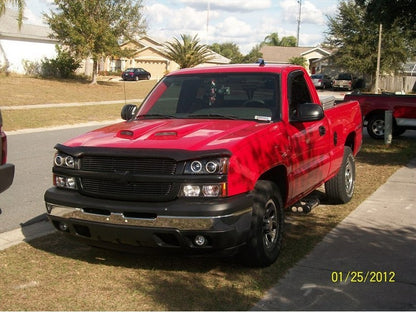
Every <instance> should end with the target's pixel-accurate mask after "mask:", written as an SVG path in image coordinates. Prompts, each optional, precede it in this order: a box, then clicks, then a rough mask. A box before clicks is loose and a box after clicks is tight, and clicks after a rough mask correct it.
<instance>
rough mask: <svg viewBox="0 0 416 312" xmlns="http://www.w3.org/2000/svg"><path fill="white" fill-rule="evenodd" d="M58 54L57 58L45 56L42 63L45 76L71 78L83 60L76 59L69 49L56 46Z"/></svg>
mask: <svg viewBox="0 0 416 312" xmlns="http://www.w3.org/2000/svg"><path fill="white" fill-rule="evenodd" d="M56 50H57V52H58V55H57V56H56V58H55V59H48V58H44V59H43V60H42V65H41V74H42V76H43V77H56V78H70V77H71V76H73V75H74V72H75V71H76V70H77V69H78V68H79V67H80V65H81V61H79V60H76V59H75V58H74V57H72V56H71V53H70V52H68V51H63V50H62V49H61V48H59V47H56Z"/></svg>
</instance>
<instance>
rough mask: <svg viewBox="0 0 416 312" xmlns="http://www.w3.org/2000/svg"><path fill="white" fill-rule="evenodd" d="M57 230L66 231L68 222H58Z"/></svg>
mask: <svg viewBox="0 0 416 312" xmlns="http://www.w3.org/2000/svg"><path fill="white" fill-rule="evenodd" d="M59 230H60V231H62V232H66V231H68V224H66V223H63V222H59Z"/></svg>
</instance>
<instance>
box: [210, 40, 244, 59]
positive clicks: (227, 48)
mask: <svg viewBox="0 0 416 312" xmlns="http://www.w3.org/2000/svg"><path fill="white" fill-rule="evenodd" d="M209 48H210V49H211V50H212V51H214V52H216V53H218V54H220V55H222V56H224V57H226V58H229V59H230V60H231V63H232V64H237V63H241V61H242V59H243V55H242V54H241V52H240V49H239V47H238V46H237V44H235V43H233V42H225V43H213V44H212V45H210V46H209Z"/></svg>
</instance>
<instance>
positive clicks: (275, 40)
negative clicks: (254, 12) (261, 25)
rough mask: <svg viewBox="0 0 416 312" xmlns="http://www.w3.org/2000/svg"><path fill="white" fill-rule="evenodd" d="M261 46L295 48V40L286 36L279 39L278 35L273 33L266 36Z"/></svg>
mask: <svg viewBox="0 0 416 312" xmlns="http://www.w3.org/2000/svg"><path fill="white" fill-rule="evenodd" d="M262 44H264V45H268V46H274V47H296V38H295V37H294V36H288V37H283V38H282V39H279V34H278V33H277V32H274V33H271V34H270V35H267V36H266V37H265V38H264V40H263V42H262Z"/></svg>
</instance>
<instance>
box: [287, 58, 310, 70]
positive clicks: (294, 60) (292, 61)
mask: <svg viewBox="0 0 416 312" xmlns="http://www.w3.org/2000/svg"><path fill="white" fill-rule="evenodd" d="M289 63H290V64H294V65H300V66H303V67H305V68H306V66H307V64H308V61H307V60H306V59H305V58H304V57H303V56H294V57H291V58H290V59H289Z"/></svg>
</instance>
